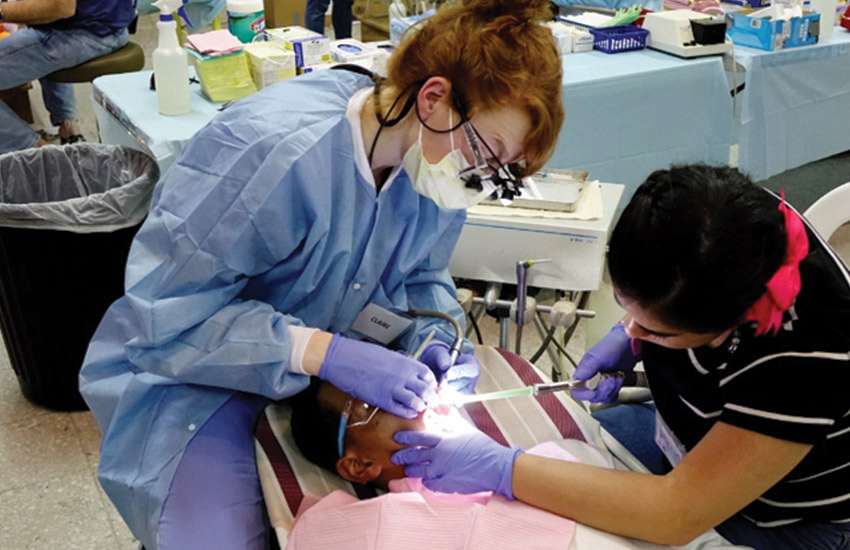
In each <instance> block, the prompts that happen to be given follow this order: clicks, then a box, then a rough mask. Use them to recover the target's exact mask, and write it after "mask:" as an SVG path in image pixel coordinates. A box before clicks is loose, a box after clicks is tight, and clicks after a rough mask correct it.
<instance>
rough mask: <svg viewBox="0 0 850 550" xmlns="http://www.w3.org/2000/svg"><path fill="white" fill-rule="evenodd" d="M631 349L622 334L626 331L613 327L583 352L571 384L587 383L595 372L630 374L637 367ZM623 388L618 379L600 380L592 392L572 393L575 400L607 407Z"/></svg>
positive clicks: (626, 336)
mask: <svg viewBox="0 0 850 550" xmlns="http://www.w3.org/2000/svg"><path fill="white" fill-rule="evenodd" d="M637 361H638V360H637V357H635V353H634V351H633V348H632V339H631V338H629V336H628V335H627V334H626V327H625V326H623V324H622V323H617V324H616V325H614V326H613V328H611V331H610V332H609V333H608V334H606V335H605V336H604V337H603V338H602V339H601V340H600V341H599V342H597V344H596V345H595V346H593V347H592V348H590V349H589V350H587V352H586V353H585V354H584V357H582V358H581V361H579V363H578V367H576V371H575V373H574V374H573V380H587V379H588V378H590V377H592V376H593V375H594V374H596V373H597V372H608V371H616V370H621V371H626V372H628V371H631V370H634V368H635V365H636V364H637ZM622 387H623V379H622V378H621V377H613V376H612V377H610V378H603V379H602V380H601V381H600V382H599V385H598V386H596V389H593V390H572V391H571V392H570V393H571V394H572V396H573V397H575V398H576V399H581V400H583V401H590V402H591V403H611V402H613V401H615V400H616V399H617V394H618V393H620V388H622Z"/></svg>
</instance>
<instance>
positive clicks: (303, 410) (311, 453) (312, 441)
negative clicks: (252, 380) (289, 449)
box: [289, 378, 340, 473]
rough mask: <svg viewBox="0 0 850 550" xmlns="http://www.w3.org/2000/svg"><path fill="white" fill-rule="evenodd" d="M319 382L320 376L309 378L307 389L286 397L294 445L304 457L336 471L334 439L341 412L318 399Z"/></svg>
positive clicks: (336, 455)
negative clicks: (290, 410) (290, 415)
mask: <svg viewBox="0 0 850 550" xmlns="http://www.w3.org/2000/svg"><path fill="white" fill-rule="evenodd" d="M321 385H322V381H321V380H320V379H318V378H311V379H310V385H309V386H308V387H307V389H305V390H304V391H302V392H300V393H297V394H295V395H294V396H292V397H291V398H289V403H290V405H291V406H292V419H291V421H290V427H291V430H292V437H293V439H294V440H295V445H296V446H297V447H298V450H300V451H301V454H303V455H304V456H305V457H306V458H307V460H309V461H310V462H312V463H313V464H316V465H318V466H321V467H322V468H324V469H326V470H328V471H330V472H333V473H337V471H336V461H337V459H338V458H339V456H338V454H337V452H338V451H337V445H336V441H337V434H338V433H339V417H340V411H338V410H335V409H334V408H333V407H331V406H330V405H329V404H328V403H325V402H320V401H319V399H318V397H319V388H320V387H321Z"/></svg>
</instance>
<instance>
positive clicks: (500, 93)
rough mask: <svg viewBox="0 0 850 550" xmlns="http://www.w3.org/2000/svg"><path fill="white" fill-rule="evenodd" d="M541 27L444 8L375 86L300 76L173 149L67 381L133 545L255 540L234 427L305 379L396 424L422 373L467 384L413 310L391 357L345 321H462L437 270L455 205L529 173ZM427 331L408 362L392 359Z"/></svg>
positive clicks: (523, 9) (552, 135) (485, 12)
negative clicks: (97, 431)
mask: <svg viewBox="0 0 850 550" xmlns="http://www.w3.org/2000/svg"><path fill="white" fill-rule="evenodd" d="M547 16H548V3H547V2H545V1H531V2H521V3H517V2H514V1H512V0H477V1H469V2H466V3H464V4H463V5H455V6H446V7H443V8H442V9H441V10H439V11H438V13H437V14H436V15H434V16H432V17H431V18H429V19H428V20H426V21H425V22H424V23H423V24H422V25H421V26H420V27H418V28H416V29H415V30H414V31H412V32H411V34H410V36H408V37H407V38H406V39H405V40H404V41H403V43H402V45H401V46H400V47H399V48H398V50H397V51H396V52H395V53H394V54H393V56H392V58H391V60H390V64H389V71H388V78H387V79H386V80H373V79H371V78H369V77H368V76H365V75H363V74H358V73H357V72H353V71H349V70H328V71H321V72H317V73H313V74H309V75H304V76H299V77H298V78H295V79H292V80H290V81H287V82H284V83H281V84H279V85H276V86H272V87H270V88H267V89H264V90H262V91H261V92H258V93H256V94H254V95H252V96H250V97H248V98H246V99H244V100H241V101H239V102H236V103H235V104H233V105H232V106H230V107H228V108H227V109H226V110H224V111H223V112H222V113H221V114H220V115H218V116H217V117H216V118H215V119H214V120H212V121H211V122H210V123H209V124H208V125H207V126H206V127H205V128H203V129H202V130H201V131H200V132H199V133H198V134H197V135H196V136H195V137H194V138H193V139H192V140H191V141H190V142H189V143H187V144H186V147H185V148H184V150H183V152H182V154H181V155H180V158H179V159H178V161H177V162H176V164H175V165H174V166H173V167H172V168H171V169H170V170H169V171H168V172H167V173H166V174H165V176H164V178H163V180H162V181H161V182H160V183H159V184H158V185H157V187H156V189H155V192H154V197H153V203H152V205H151V209H150V214H149V216H148V218H147V220H146V221H145V223H144V225H143V227H142V228H141V229H140V231H139V233H138V235H137V236H136V238H135V241H134V242H133V245H132V248H131V251H130V256H129V259H128V264H127V272H126V280H125V290H126V294H125V295H124V297H122V298H121V299H119V300H118V301H116V302H115V303H114V304H113V305H112V306H111V307H110V309H109V310H108V312H107V313H106V315H105V317H104V319H103V321H102V322H101V324H100V326H99V327H98V329H97V332H96V334H95V335H94V337H93V339H92V341H91V344H90V346H89V349H88V353H87V355H86V358H85V362H84V365H83V368H82V371H81V374H80V388H81V392H82V393H83V396H84V397H85V399H86V401H87V403H88V404H89V406H90V407H91V410H92V412H93V413H94V416H95V418H96V420H97V422H98V424H99V426H100V428H101V430H102V432H103V444H102V451H101V456H100V464H99V467H98V477H99V479H100V482H101V484H102V485H103V487H104V489H105V491H106V493H107V494H108V495H109V497H110V499H111V500H112V502H113V503H114V504H115V506H116V507H117V508H118V510H119V512H120V513H121V515H122V517H123V518H124V520H125V521H126V522H127V524H128V525H129V526H130V528H131V530H132V531H133V533H134V534H135V536H136V537H138V538H139V539H140V540H141V541H142V543H143V544H144V545H145V547H146V548H147V549H148V550H153V549H156V548H160V549H173V548H179V549H181V550H185V549H194V548H199V549H200V548H203V549H209V548H227V549H242V548H246V549H255V548H256V549H259V548H265V547H266V545H267V544H268V525H267V519H266V518H265V512H264V505H263V500H262V493H261V490H260V484H259V478H258V475H257V470H256V465H255V457H254V444H253V435H252V430H253V426H254V424H255V422H256V419H257V417H258V415H259V414H260V412H261V411H262V409H263V408H264V406H265V405H266V404H267V403H269V402H270V400H277V399H282V398H285V397H287V396H290V395H293V394H295V393H297V392H299V391H301V390H302V389H304V388H305V387H306V386H307V385H308V382H309V377H310V376H318V377H319V378H321V379H323V380H326V381H328V382H330V383H332V384H333V385H335V386H337V387H338V388H340V389H342V390H343V391H346V392H348V393H350V394H352V395H354V396H355V397H357V398H358V399H361V400H363V401H366V402H368V403H370V404H372V405H375V406H377V407H380V408H382V409H384V410H386V411H388V412H391V413H393V414H396V415H399V416H403V417H407V418H411V417H414V416H416V414H417V413H418V412H419V411H421V410H422V409H423V408H424V407H425V401H426V400H427V399H428V397H429V394H430V393H431V392H432V391H433V389H434V387H435V384H436V379H437V378H446V379H447V380H448V382H449V383H450V384H456V385H457V386H459V387H461V388H463V389H466V390H469V389H471V387H473V386H474V383H475V379H476V378H477V375H478V369H479V367H478V363H477V361H475V359H474V356H472V355H471V354H469V353H465V354H462V355H461V356H460V357H459V358H458V360H457V362H456V364H455V366H454V367H453V368H452V369H451V370H449V371H448V372H444V371H445V369H446V368H448V366H449V363H448V357H449V351H448V345H446V343H447V342H452V340H453V339H454V331H453V329H452V327H451V325H450V324H448V323H447V322H445V321H444V320H441V319H428V318H416V319H415V322H414V324H413V326H412V327H411V328H410V329H408V330H407V331H406V332H405V333H403V334H402V335H401V337H400V338H399V339H398V340H397V341H395V342H391V345H392V347H394V348H395V349H397V350H398V352H396V351H390V350H388V349H386V348H385V347H383V346H380V345H376V344H372V343H367V342H365V341H363V340H362V339H363V333H361V332H360V330H359V329H356V328H355V326H359V325H356V321H357V320H358V318H362V317H363V315H364V309H365V308H367V306H375V307H378V308H379V309H380V310H382V311H390V312H399V311H406V310H410V309H430V310H439V311H442V312H447V313H450V314H452V315H453V316H454V317H455V318H457V319H458V320H460V321H461V322H462V320H463V314H462V311H461V309H460V308H459V306H458V304H457V301H456V291H455V288H454V285H453V283H452V280H451V277H450V275H449V273H448V270H447V265H448V261H449V258H450V256H451V253H452V249H453V247H454V245H455V242H456V241H457V238H458V235H459V233H460V230H461V227H462V225H463V222H464V219H465V209H466V208H467V207H469V206H471V205H473V204H475V203H476V202H478V201H480V200H482V199H483V198H485V197H486V196H489V195H491V194H493V193H495V194H497V195H498V194H499V193H500V192H502V191H504V190H510V189H512V188H513V186H514V185H516V178H517V177H519V176H521V175H523V173H530V172H533V171H534V170H537V169H539V168H540V167H542V165H543V163H544V162H545V160H546V159H547V158H548V157H549V155H550V154H551V151H552V149H553V147H554V143H555V140H556V137H557V134H558V130H559V128H560V125H561V122H562V120H563V109H562V107H561V97H560V93H561V63H560V56H559V54H558V50H557V46H556V45H555V43H554V41H553V39H552V37H551V34H550V33H549V31H548V29H546V28H545V27H543V26H541V25H539V24H538V23H537V22H538V21H540V20H541V19H543V18H546V17H547ZM474 151H478V155H477V156H476V155H475V154H474ZM514 163H516V164H515V166H514V168H513V169H512V170H510V169H509V168H507V166H506V165H508V164H514ZM462 178H463V179H462ZM369 311H372V310H369ZM370 315H371V314H369V315H366V317H367V318H368V317H370ZM432 330H435V331H436V342H435V343H433V344H431V346H429V348H427V349H426V350H425V351H426V353H425V354H423V358H425V357H427V359H423V361H425V362H426V363H427V364H422V363H419V362H417V361H414V360H412V359H409V358H408V357H407V356H406V354H410V353H412V352H413V351H414V350H416V349H417V348H418V347H419V345H420V344H421V342H422V341H423V340H424V339H425V338H426V337H427V335H428V334H430V333H431V331H432ZM466 349H467V350H469V349H471V347H470V346H469V345H467V348H466Z"/></svg>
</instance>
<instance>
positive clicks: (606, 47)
mask: <svg viewBox="0 0 850 550" xmlns="http://www.w3.org/2000/svg"><path fill="white" fill-rule="evenodd" d="M588 30H589V31H590V34H592V35H593V49H595V50H600V51H603V52H605V53H620V52H630V51H633V50H642V49H644V48H645V47H646V38H647V37H648V36H649V31H648V30H646V29H642V28H640V27H637V26H635V25H621V26H619V27H598V28H589V29H588Z"/></svg>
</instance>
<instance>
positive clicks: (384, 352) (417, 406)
mask: <svg viewBox="0 0 850 550" xmlns="http://www.w3.org/2000/svg"><path fill="white" fill-rule="evenodd" d="M319 378H321V379H322V380H325V381H327V382H330V383H331V384H333V385H334V386H336V387H337V388H339V389H341V390H342V391H344V392H346V393H348V394H350V395H353V396H354V397H356V398H358V399H361V400H363V401H366V402H367V403H369V404H371V405H375V406H376V407H380V408H381V409H384V410H385V411H387V412H389V413H391V414H394V415H396V416H401V417H404V418H415V417H416V416H417V415H418V414H419V412H420V411H422V410H424V409H425V404H426V401H427V400H430V399H432V397H433V395H435V392H434V389H435V388H436V386H437V380H436V379H435V378H434V375H433V374H432V373H431V371H430V370H429V369H428V367H426V366H425V365H423V364H422V363H420V362H419V361H415V360H413V359H411V358H409V357H405V356H404V355H402V354H400V353H397V352H395V351H391V350H388V349H386V348H384V347H381V346H378V345H376V344H370V343H368V342H360V341H358V340H352V339H350V338H345V337H343V336H340V335H338V334H334V336H333V338H332V339H331V343H330V346H328V351H327V354H326V355H325V359H324V361H323V362H322V367H321V368H320V369H319Z"/></svg>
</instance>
